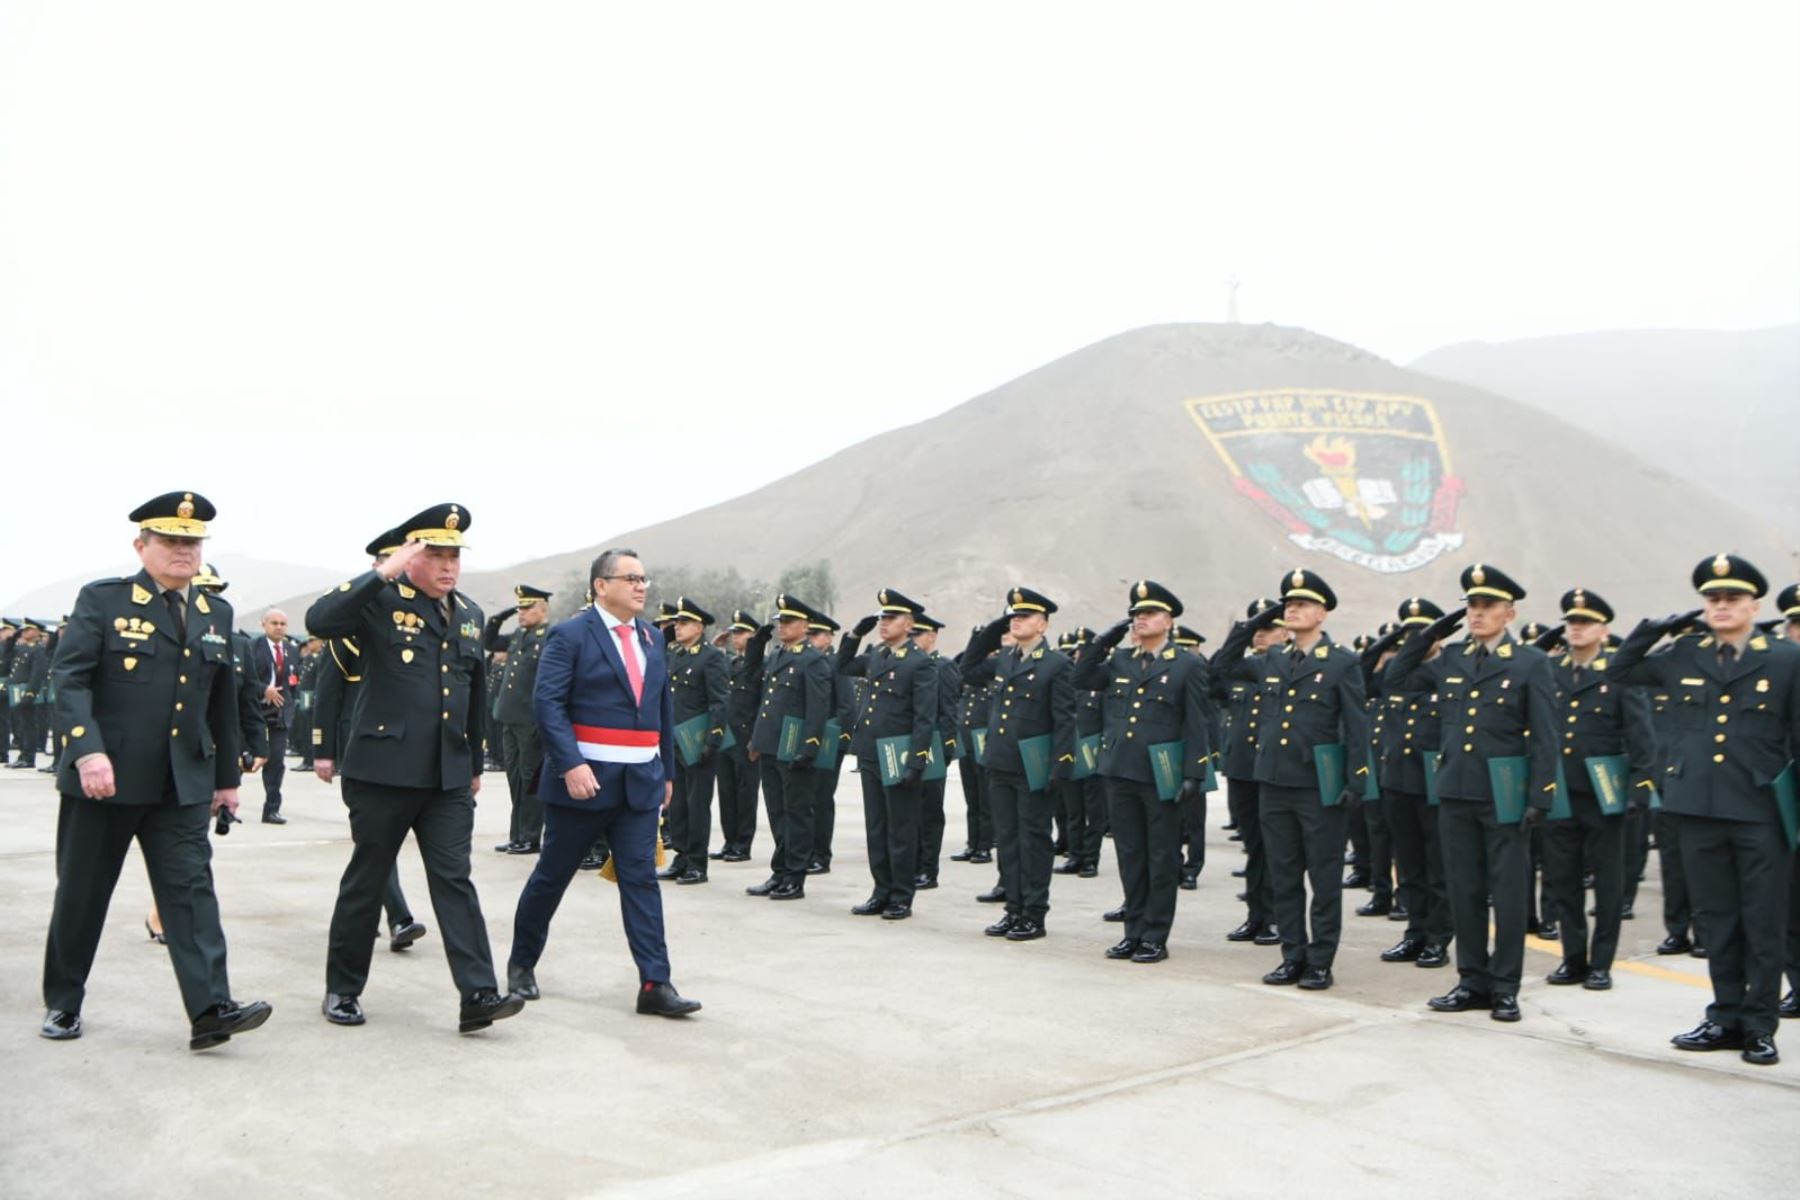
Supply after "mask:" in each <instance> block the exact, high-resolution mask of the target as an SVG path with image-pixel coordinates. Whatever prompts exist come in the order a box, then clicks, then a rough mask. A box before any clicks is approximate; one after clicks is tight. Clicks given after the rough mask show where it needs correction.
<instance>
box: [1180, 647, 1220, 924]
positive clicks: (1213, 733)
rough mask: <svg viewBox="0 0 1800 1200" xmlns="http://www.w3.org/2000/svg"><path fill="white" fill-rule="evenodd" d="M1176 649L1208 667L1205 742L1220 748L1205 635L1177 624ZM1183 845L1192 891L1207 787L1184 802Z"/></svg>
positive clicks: (1184, 880) (1187, 887)
mask: <svg viewBox="0 0 1800 1200" xmlns="http://www.w3.org/2000/svg"><path fill="white" fill-rule="evenodd" d="M1174 642H1175V648H1176V649H1177V650H1181V651H1183V652H1185V653H1187V654H1192V655H1193V656H1194V657H1195V658H1198V659H1199V660H1200V661H1201V662H1203V663H1207V666H1208V675H1207V677H1208V680H1209V682H1208V685H1207V695H1206V728H1207V738H1206V744H1207V745H1209V746H1213V747H1215V748H1216V747H1217V746H1219V745H1220V744H1221V743H1223V742H1224V740H1225V721H1224V716H1223V714H1221V713H1220V712H1219V706H1218V705H1216V704H1214V703H1213V701H1212V685H1211V683H1210V679H1211V670H1210V668H1211V663H1210V662H1208V660H1207V657H1206V652H1205V651H1203V650H1201V649H1200V647H1201V646H1204V645H1205V644H1206V635H1205V634H1204V633H1201V632H1200V631H1199V630H1198V629H1194V628H1191V627H1189V626H1187V625H1177V626H1176V627H1175V636H1174ZM1213 769H1214V770H1215V771H1217V769H1218V758H1217V750H1216V749H1215V750H1214V759H1213ZM1181 846H1182V849H1183V851H1184V852H1185V854H1186V857H1185V858H1184V859H1183V860H1182V863H1181V890H1182V891H1184V892H1192V891H1196V890H1198V888H1199V887H1200V872H1202V871H1204V870H1205V869H1206V789H1205V788H1202V789H1201V790H1200V793H1199V794H1198V795H1195V796H1190V797H1189V798H1188V799H1186V800H1184V801H1182V802H1181Z"/></svg>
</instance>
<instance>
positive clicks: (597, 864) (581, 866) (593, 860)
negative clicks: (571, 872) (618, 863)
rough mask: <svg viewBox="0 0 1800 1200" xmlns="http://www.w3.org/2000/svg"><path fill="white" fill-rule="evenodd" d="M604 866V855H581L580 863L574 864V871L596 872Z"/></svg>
mask: <svg viewBox="0 0 1800 1200" xmlns="http://www.w3.org/2000/svg"><path fill="white" fill-rule="evenodd" d="M605 865H606V855H604V854H588V855H583V856H582V859H581V861H580V862H578V863H576V864H575V869H576V870H578V871H598V870H599V869H600V868H601V867H604V866H605Z"/></svg>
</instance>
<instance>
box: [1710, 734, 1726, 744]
mask: <svg viewBox="0 0 1800 1200" xmlns="http://www.w3.org/2000/svg"><path fill="white" fill-rule="evenodd" d="M1724 740H1725V735H1724V734H1722V733H1715V734H1713V741H1715V742H1722V741H1724Z"/></svg>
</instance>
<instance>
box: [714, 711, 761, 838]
mask: <svg viewBox="0 0 1800 1200" xmlns="http://www.w3.org/2000/svg"><path fill="white" fill-rule="evenodd" d="M749 740H750V738H749V735H748V734H746V735H745V736H743V737H740V738H739V739H738V742H737V744H736V745H735V746H733V747H731V749H729V750H721V751H720V752H719V757H718V759H717V760H715V761H716V765H717V766H718V770H719V839H720V841H721V842H722V843H723V844H724V846H725V847H726V848H728V849H741V850H743V851H744V852H745V853H746V854H747V853H749V851H750V843H751V842H753V841H755V840H756V792H757V786H758V784H760V783H761V781H762V771H761V769H760V768H759V766H758V765H757V764H755V763H752V762H751V761H750V757H749V753H748V747H747V743H748V742H749Z"/></svg>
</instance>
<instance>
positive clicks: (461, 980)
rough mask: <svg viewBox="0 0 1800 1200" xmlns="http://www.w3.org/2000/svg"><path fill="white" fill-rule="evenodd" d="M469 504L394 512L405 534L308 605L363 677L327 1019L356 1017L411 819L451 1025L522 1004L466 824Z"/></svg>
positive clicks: (477, 634)
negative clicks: (492, 933) (480, 890)
mask: <svg viewBox="0 0 1800 1200" xmlns="http://www.w3.org/2000/svg"><path fill="white" fill-rule="evenodd" d="M471 524H472V519H471V517H470V514H469V511H468V509H467V508H465V507H464V506H462V505H460V504H438V505H435V506H433V507H431V508H428V509H426V510H424V511H423V512H421V513H419V514H417V515H416V516H414V517H413V518H411V519H410V520H408V521H406V522H404V523H402V524H401V525H400V526H399V528H400V529H401V530H402V531H404V532H405V534H406V537H405V540H404V544H402V545H401V547H400V548H399V549H398V550H396V551H394V553H393V554H392V555H390V556H389V557H388V558H386V559H385V560H383V561H382V563H381V565H380V566H378V567H376V568H375V569H374V570H371V571H365V572H364V573H363V574H361V575H359V576H357V577H356V578H355V579H351V580H347V581H345V582H344V583H342V584H339V585H338V586H337V587H336V588H334V589H333V590H331V591H329V592H326V593H325V594H324V595H323V596H321V597H320V598H319V599H317V600H315V601H314V602H313V604H312V607H311V608H309V609H308V610H307V614H306V627H307V628H308V629H310V630H312V631H313V632H314V633H316V634H319V635H321V636H324V637H334V638H355V639H356V642H357V645H358V646H359V647H360V648H361V650H362V654H361V656H360V658H359V661H360V662H361V663H362V685H361V687H360V688H359V689H358V690H357V696H356V708H355V710H354V711H353V712H352V713H351V717H350V736H349V741H348V744H347V745H346V747H345V749H344V751H343V761H342V763H341V765H340V773H341V774H342V776H343V779H344V802H345V803H346V804H348V805H349V807H350V835H351V838H352V840H353V841H354V843H355V849H354V850H353V851H352V853H351V855H350V862H349V865H348V866H346V867H345V868H344V876H343V880H342V881H341V883H340V884H339V886H338V899H337V907H336V909H335V911H333V913H332V917H331V944H330V952H329V955H328V959H327V964H326V981H325V992H326V994H325V999H324V1002H323V1005H322V1008H323V1011H324V1013H325V1017H326V1019H327V1020H329V1021H330V1022H332V1023H333V1024H336V1025H360V1024H362V1023H363V1021H364V1020H365V1019H366V1018H365V1017H364V1015H363V1008H362V1002H361V999H360V997H361V994H362V990H363V985H364V984H365V983H366V982H367V980H368V977H369V959H370V955H371V953H372V952H373V948H374V947H373V942H374V931H375V922H376V918H377V916H378V912H379V909H380V907H381V892H382V887H383V885H384V883H385V882H386V880H387V878H388V875H389V873H390V872H391V871H392V870H393V867H394V859H395V856H396V855H397V854H398V852H399V850H400V845H401V843H402V842H403V841H404V840H405V838H406V834H407V831H408V830H411V831H412V834H413V836H414V838H415V839H416V840H417V841H418V843H419V853H420V857H421V858H423V859H424V862H425V872H426V874H427V876H429V877H430V879H431V899H432V908H433V909H434V910H435V911H436V913H437V918H438V926H439V928H440V929H441V930H442V932H443V936H444V951H445V955H446V957H447V958H448V959H449V962H450V973H451V976H452V978H453V979H454V980H455V982H456V987H457V990H458V991H459V992H460V994H461V1007H460V1009H459V1012H458V1026H457V1028H458V1032H461V1033H472V1032H474V1031H476V1030H479V1029H485V1028H487V1027H488V1026H489V1025H492V1024H493V1023H494V1022H495V1021H497V1020H500V1019H502V1018H505V1017H510V1016H513V1015H515V1014H516V1013H518V1012H519V1011H520V1010H521V1009H522V1008H523V1007H524V1004H525V1001H524V1000H523V999H522V998H520V997H519V996H517V995H513V994H510V993H509V994H507V995H501V994H500V992H499V991H498V990H497V987H496V982H495V977H494V956H493V951H492V950H491V949H490V948H489V945H488V936H487V924H486V922H484V921H483V919H482V916H481V901H480V898H479V897H478V896H477V895H476V892H475V885H474V883H473V882H472V881H471V880H470V878H469V836H470V833H471V831H472V829H473V826H474V819H475V795H476V793H478V792H479V791H480V789H481V768H482V746H481V714H482V712H483V711H484V710H485V708H486V701H487V677H486V674H485V673H484V670H483V666H484V664H483V662H482V649H481V628H482V616H481V609H480V608H479V607H477V606H476V605H475V603H474V601H472V600H470V599H468V598H467V597H466V596H464V595H463V594H462V593H461V592H459V591H457V589H456V585H457V583H458V581H459V580H460V579H461V575H462V547H463V545H464V544H465V543H464V540H463V535H464V532H465V531H466V530H467V529H468V528H469V526H470V525H471Z"/></svg>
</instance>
